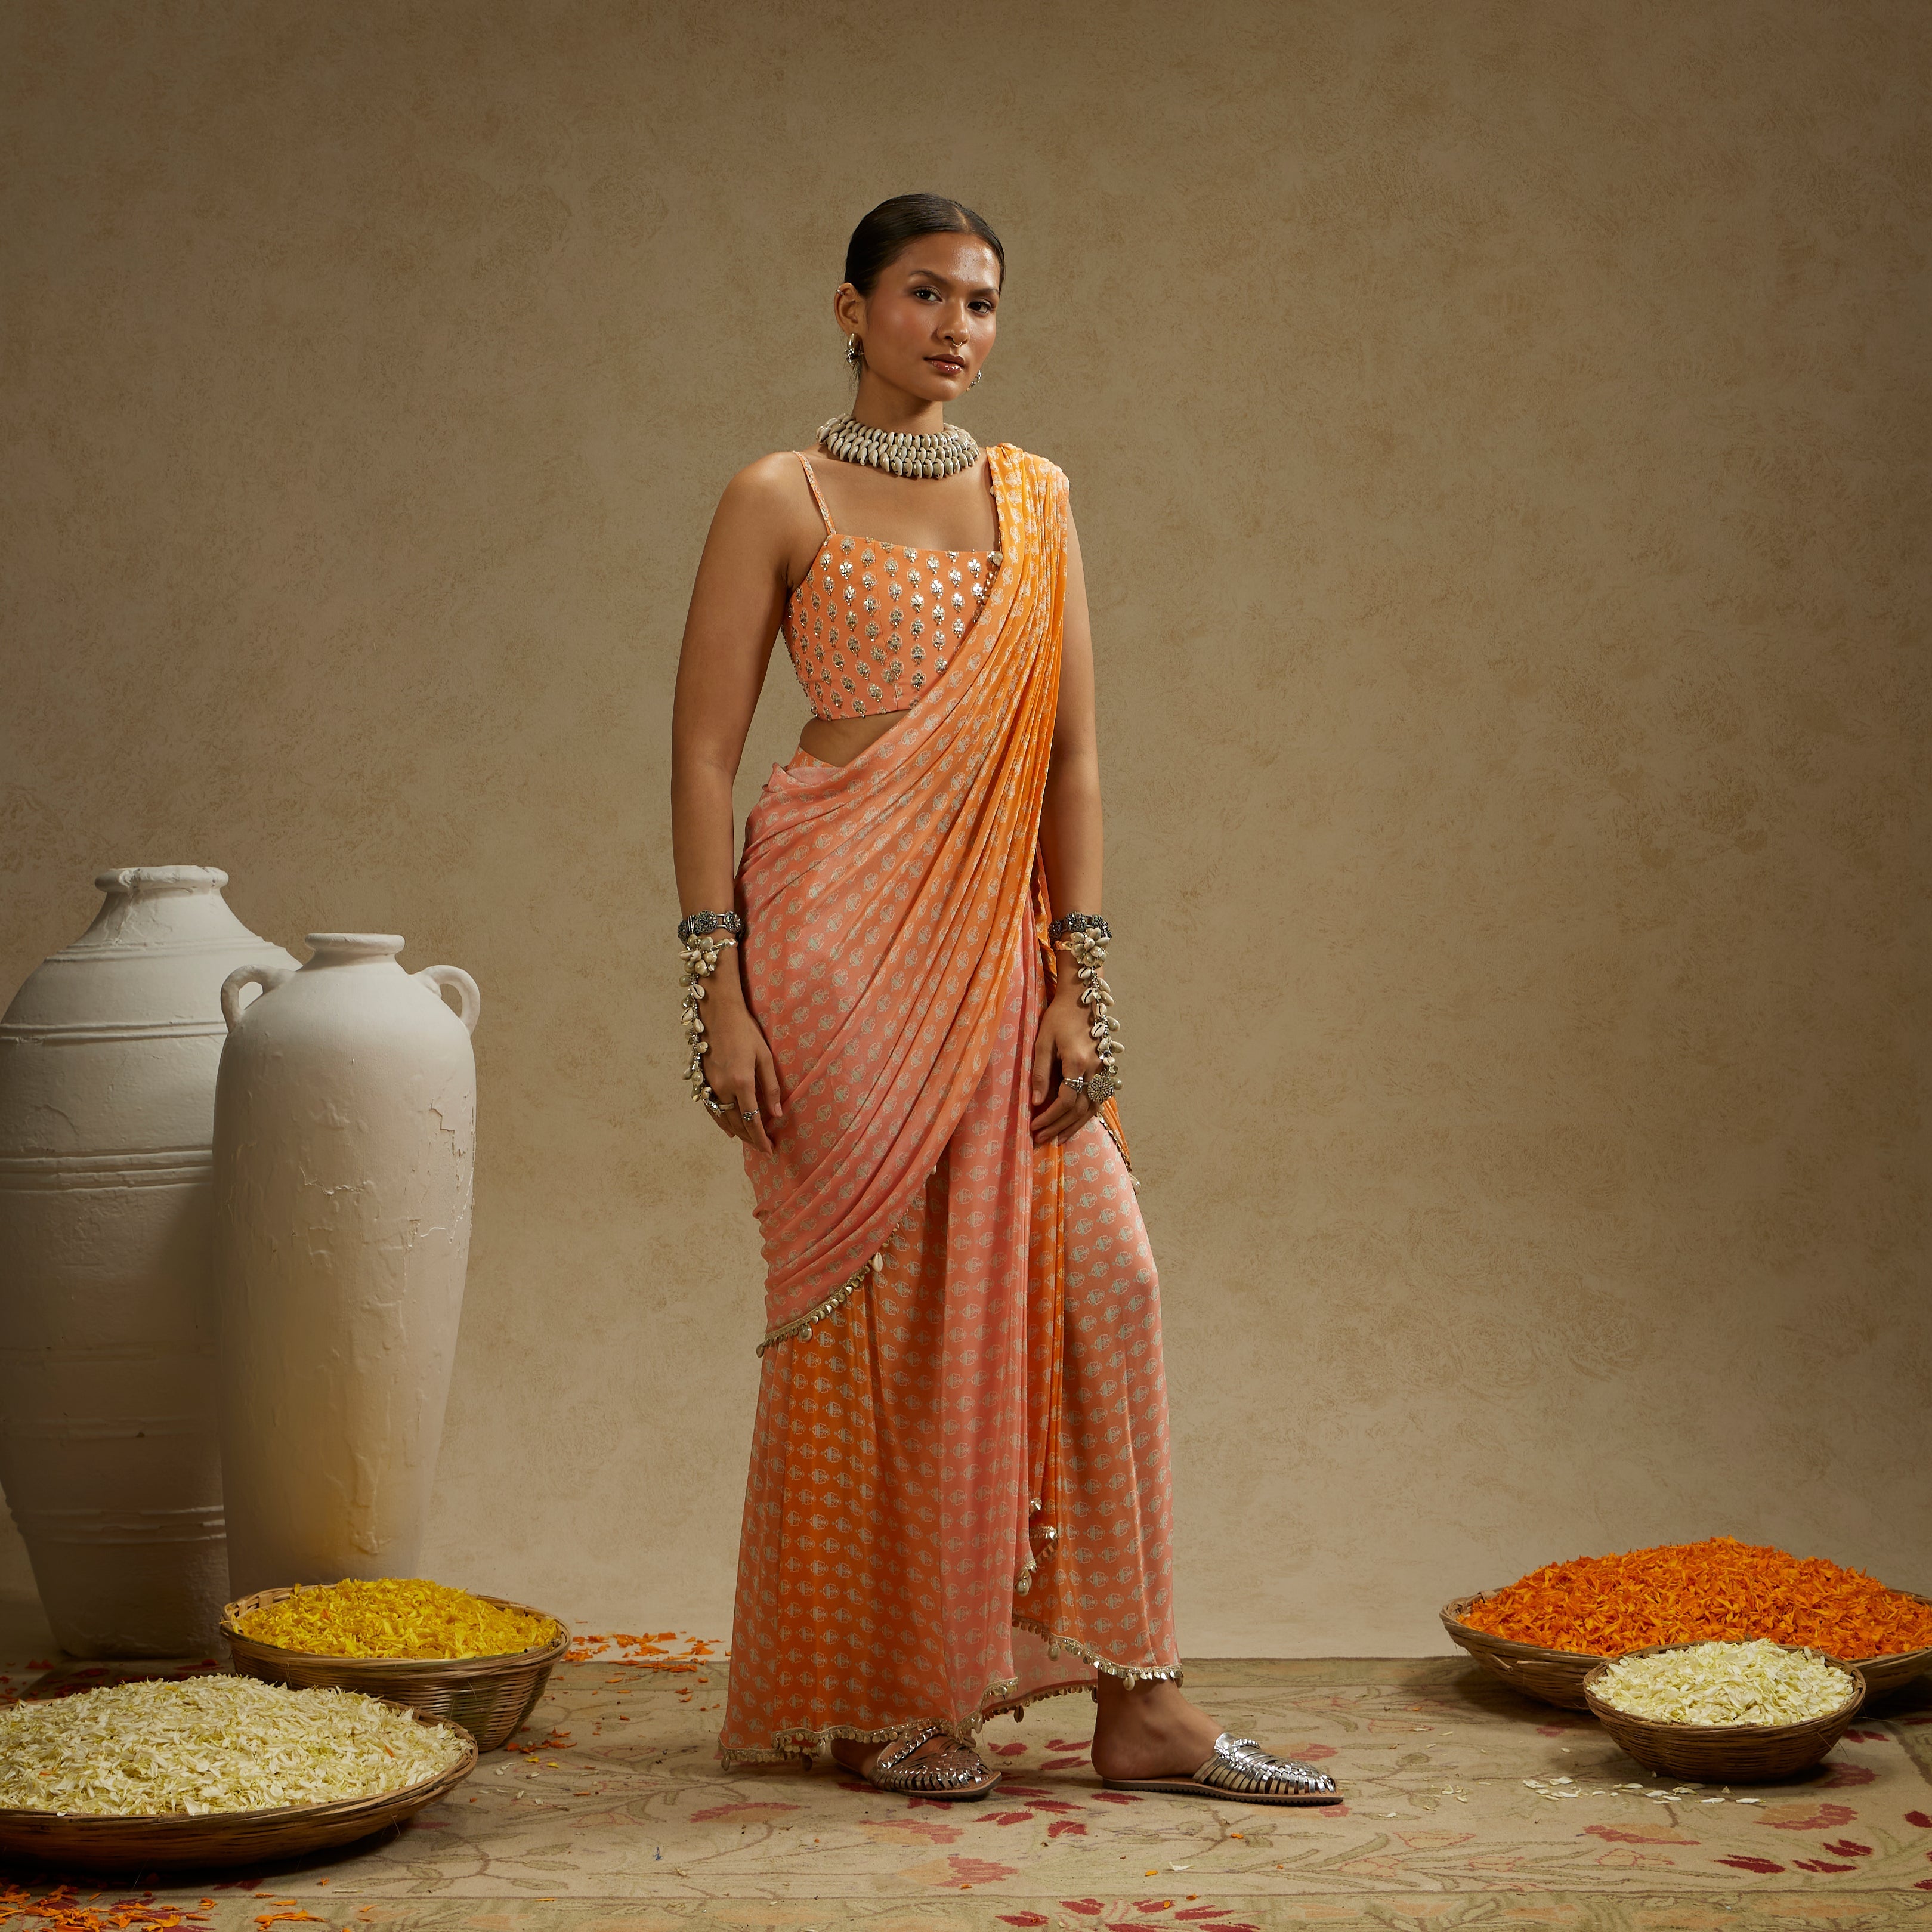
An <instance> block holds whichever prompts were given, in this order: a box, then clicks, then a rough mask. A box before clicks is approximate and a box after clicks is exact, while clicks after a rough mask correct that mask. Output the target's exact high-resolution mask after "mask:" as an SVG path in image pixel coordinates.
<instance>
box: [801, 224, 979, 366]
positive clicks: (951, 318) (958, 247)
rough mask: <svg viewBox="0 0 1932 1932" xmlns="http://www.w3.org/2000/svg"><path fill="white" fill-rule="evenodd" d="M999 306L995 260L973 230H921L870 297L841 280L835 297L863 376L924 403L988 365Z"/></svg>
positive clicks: (886, 270)
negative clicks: (861, 358)
mask: <svg viewBox="0 0 1932 1932" xmlns="http://www.w3.org/2000/svg"><path fill="white" fill-rule="evenodd" d="M999 305H1000V262H999V257H998V256H996V255H995V254H994V253H993V251H992V249H990V248H988V247H987V245H986V243H985V242H982V241H981V240H980V238H979V236H977V235H922V236H919V239H917V240H916V241H915V242H909V243H908V244H907V245H906V247H905V248H904V249H903V250H902V251H901V252H900V253H899V254H898V255H897V256H896V257H895V258H894V259H893V260H892V261H891V262H889V263H888V264H887V265H886V268H885V269H884V272H883V273H882V274H881V275H880V277H879V279H878V283H877V286H876V287H874V289H873V290H872V293H871V294H870V295H869V296H862V295H860V294H859V292H858V290H856V289H855V288H853V286H852V284H850V282H841V283H840V284H839V285H838V295H837V296H836V297H835V302H834V307H835V311H836V313H837V315H838V326H839V327H840V328H841V329H843V330H844V332H845V333H846V334H847V335H856V337H857V338H859V343H860V344H861V345H862V347H863V348H864V350H865V373H866V374H868V375H869V376H871V377H875V378H877V380H880V381H882V382H884V383H889V385H890V386H892V387H893V388H894V389H901V390H903V391H904V392H906V393H907V395H911V396H916V397H917V398H919V400H920V401H922V402H928V403H950V402H951V401H953V398H955V397H956V396H958V395H960V394H961V392H962V391H964V390H965V388H966V387H967V386H968V384H969V383H971V381H972V380H973V378H974V376H975V375H976V374H977V373H978V371H980V369H981V368H983V367H984V366H985V365H986V358H987V357H988V356H989V355H990V354H991V353H992V348H993V331H994V326H995V325H994V317H995V311H997V310H998V308H999Z"/></svg>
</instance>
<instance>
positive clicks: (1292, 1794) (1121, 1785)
mask: <svg viewBox="0 0 1932 1932" xmlns="http://www.w3.org/2000/svg"><path fill="white" fill-rule="evenodd" d="M1101 1782H1102V1784H1105V1785H1106V1787H1108V1789H1109V1790H1112V1791H1169V1792H1174V1793H1178V1795H1180V1796H1183V1797H1187V1798H1233V1799H1238V1800H1239V1801H1240V1802H1241V1803H1243V1804H1244V1805H1339V1804H1340V1803H1341V1802H1342V1794H1341V1793H1340V1791H1339V1790H1337V1788H1336V1784H1335V1781H1334V1779H1333V1778H1331V1777H1330V1776H1329V1775H1328V1773H1327V1772H1325V1771H1317V1770H1316V1769H1315V1767H1314V1766H1313V1765H1310V1764H1304V1763H1301V1760H1299V1759H1298V1758H1292V1757H1271V1755H1270V1754H1268V1752H1266V1751H1263V1750H1262V1748H1261V1746H1260V1745H1258V1744H1256V1742H1255V1741H1254V1739H1253V1738H1231V1737H1229V1735H1228V1734H1227V1733H1226V1731H1223V1733H1221V1735H1220V1736H1219V1737H1218V1738H1217V1739H1215V1740H1214V1756H1213V1757H1211V1758H1210V1759H1209V1760H1208V1762H1207V1763H1205V1764H1204V1765H1203V1766H1202V1767H1201V1769H1199V1771H1197V1772H1195V1774H1194V1775H1193V1777H1191V1778H1103V1779H1102V1780H1101Z"/></svg>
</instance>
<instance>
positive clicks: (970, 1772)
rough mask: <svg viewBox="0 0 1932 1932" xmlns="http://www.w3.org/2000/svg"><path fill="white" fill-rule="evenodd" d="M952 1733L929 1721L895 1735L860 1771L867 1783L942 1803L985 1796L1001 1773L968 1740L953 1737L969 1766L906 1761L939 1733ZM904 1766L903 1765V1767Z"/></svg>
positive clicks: (910, 1796) (970, 1800) (886, 1789)
mask: <svg viewBox="0 0 1932 1932" xmlns="http://www.w3.org/2000/svg"><path fill="white" fill-rule="evenodd" d="M950 1735H951V1733H949V1732H948V1731H947V1728H946V1727H945V1726H944V1724H929V1725H927V1726H926V1729H925V1730H922V1731H914V1732H913V1733H911V1734H910V1736H907V1737H903V1738H897V1739H894V1740H893V1742H892V1743H890V1744H889V1745H886V1748H885V1749H884V1750H883V1751H881V1752H880V1754H879V1755H878V1757H877V1758H876V1759H875V1760H874V1761H873V1764H872V1768H871V1770H870V1771H868V1772H864V1773H862V1776H863V1777H864V1778H865V1781H866V1782H867V1783H868V1784H872V1785H876V1786H877V1787H878V1789H879V1790H881V1791H891V1792H895V1793H898V1794H899V1795H900V1796H904V1797H907V1798H925V1799H931V1800H932V1801H933V1802H935V1803H938V1804H941V1805H971V1804H972V1803H974V1802H976V1801H977V1800H978V1799H982V1798H984V1797H986V1796H987V1795H988V1794H989V1793H990V1792H991V1791H992V1789H993V1787H994V1786H995V1785H996V1784H998V1783H999V1781H1000V1774H999V1772H997V1771H993V1770H991V1769H989V1768H988V1767H987V1766H986V1764H985V1763H983V1761H982V1760H981V1758H980V1754H979V1753H978V1752H977V1751H974V1749H973V1748H972V1747H971V1745H962V1744H959V1742H958V1740H957V1739H955V1740H954V1743H955V1746H956V1749H958V1750H959V1751H964V1752H965V1753H966V1754H968V1756H969V1757H971V1759H972V1760H973V1762H972V1763H971V1766H965V1765H951V1766H949V1765H947V1764H946V1763H943V1762H935V1761H934V1760H928V1761H927V1762H926V1763H924V1764H907V1763H906V1760H907V1758H909V1757H911V1755H912V1754H913V1752H914V1751H917V1750H918V1749H919V1746H920V1745H922V1744H925V1743H926V1742H929V1740H931V1739H934V1738H938V1737H947V1736H950ZM901 1767H903V1769H901Z"/></svg>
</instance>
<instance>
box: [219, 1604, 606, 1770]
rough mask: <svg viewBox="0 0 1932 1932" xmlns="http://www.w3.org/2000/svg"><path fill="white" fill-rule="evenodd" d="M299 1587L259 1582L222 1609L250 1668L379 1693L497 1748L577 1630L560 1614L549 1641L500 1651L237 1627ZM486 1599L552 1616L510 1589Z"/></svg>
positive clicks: (241, 1659)
mask: <svg viewBox="0 0 1932 1932" xmlns="http://www.w3.org/2000/svg"><path fill="white" fill-rule="evenodd" d="M294 1594H295V1589H294V1586H293V1585H290V1586H284V1587H283V1588H281V1589H274V1590H257V1592H255V1594H254V1595H253V1596H252V1597H244V1598H241V1599H240V1600H239V1601H238V1602H236V1603H233V1604H229V1605H228V1607H226V1609H225V1610H223V1612H222V1613H221V1634H222V1635H223V1637H225V1638H226V1640H227V1642H228V1648H229V1652H230V1653H231V1654H232V1655H233V1658H234V1659H235V1668H236V1670H237V1671H239V1673H241V1674H242V1676H245V1677H259V1678H260V1679H262V1681H263V1682H264V1683H268V1684H288V1685H293V1686H294V1687H295V1688H296V1689H297V1690H308V1689H311V1688H314V1687H315V1686H317V1685H326V1686H328V1687H329V1688H331V1689H332V1690H337V1691H367V1692H368V1694H369V1695H370V1696H371V1697H383V1698H387V1699H389V1700H391V1701H392V1702H393V1703H398V1704H407V1705H408V1706H409V1707H410V1709H412V1710H414V1711H419V1712H422V1714H423V1715H425V1717H431V1718H447V1719H448V1720H449V1721H451V1722H452V1723H453V1724H460V1725H461V1726H462V1727H463V1730H466V1731H467V1732H468V1733H469V1735H470V1736H472V1738H474V1739H475V1740H476V1748H477V1749H478V1751H494V1750H496V1748H497V1747H498V1746H499V1745H501V1744H502V1743H503V1742H504V1741H505V1739H508V1737H509V1736H511V1734H512V1733H514V1731H515V1730H516V1728H517V1726H518V1725H519V1724H521V1723H522V1722H523V1720H524V1719H525V1718H527V1717H528V1716H529V1714H530V1712H531V1711H532V1709H534V1708H535V1704H536V1701H537V1700H538V1698H539V1697H541V1696H542V1695H543V1689H544V1685H546V1684H547V1683H548V1682H550V1668H551V1667H552V1666H553V1664H555V1663H556V1661H557V1659H558V1658H560V1657H561V1656H562V1655H563V1653H564V1652H565V1651H566V1650H568V1649H569V1648H570V1636H569V1633H568V1631H566V1630H565V1628H564V1627H563V1625H562V1623H560V1622H558V1620H557V1619H556V1618H554V1617H550V1622H552V1623H553V1624H556V1636H555V1637H553V1638H552V1639H551V1640H550V1642H549V1643H541V1644H538V1645H537V1646H535V1647H534V1648H533V1649H529V1650H517V1651H508V1652H505V1653H504V1654H503V1655H502V1656H500V1657H426V1658H416V1657H320V1656H317V1655H315V1654H314V1652H310V1651H305V1650H284V1649H283V1648H282V1647H281V1645H279V1644H273V1643H262V1642H260V1640H258V1639H257V1638H254V1637H245V1636H243V1635H242V1632H241V1631H240V1630H239V1628H237V1625H239V1622H240V1620H241V1619H242V1618H243V1617H245V1616H247V1615H248V1613H249V1612H250V1611H251V1610H260V1609H261V1608H262V1607H263V1606H264V1605H265V1604H277V1603H280V1602H281V1600H282V1599H283V1598H284V1597H289V1596H293V1595H294ZM482 1601H484V1603H486V1604H500V1605H501V1606H502V1607H503V1608H505V1610H523V1611H525V1612H526V1613H528V1614H529V1615H530V1616H536V1617H549V1616H550V1613H549V1612H548V1611H547V1610H532V1609H531V1607H530V1606H529V1604H516V1603H512V1602H511V1601H510V1600H509V1598H507V1597H484V1598H483V1599H482Z"/></svg>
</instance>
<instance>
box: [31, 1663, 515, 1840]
mask: <svg viewBox="0 0 1932 1932" xmlns="http://www.w3.org/2000/svg"><path fill="white" fill-rule="evenodd" d="M383 1702H384V1703H387V1704H389V1705H391V1706H392V1707H393V1708H394V1709H397V1710H399V1711H404V1712H407V1714H408V1715H410V1717H412V1718H415V1719H416V1721H417V1722H418V1723H419V1724H433V1725H434V1726H435V1727H437V1729H438V1730H446V1731H454V1732H455V1733H456V1736H457V1737H458V1739H459V1740H460V1742H461V1743H462V1745H463V1755H462V1757H460V1758H458V1760H457V1761H456V1763H454V1764H453V1765H452V1766H450V1768H449V1769H448V1770H447V1771H443V1772H438V1773H437V1775H436V1776H435V1777H434V1778H426V1779H425V1781H423V1782H422V1784H412V1785H408V1786H406V1787H404V1789H403V1790H401V1791H386V1792H384V1793H383V1794H382V1795H381V1796H380V1797H376V1798H344V1799H338V1800H337V1801H336V1802H334V1803H333V1804H329V1805H284V1806H281V1807H278V1808H277V1809H275V1810H274V1811H217V1812H211V1813H209V1814H208V1815H207V1816H206V1817H200V1818H183V1817H166V1818H117V1817H100V1816H98V1815H97V1814H94V1813H92V1812H83V1811H4V1810H0V1858H37V1859H39V1860H40V1861H42V1862H43V1863H44V1864H55V1865H65V1866H70V1867H75V1868H77V1869H79V1870H86V1871H158V1870H163V1869H167V1870H179V1869H180V1868H181V1867H184V1866H199V1867H209V1868H212V1867H216V1866H219V1865H251V1864H263V1863H266V1861H269V1860H271V1859H276V1858H296V1857H299V1856H300V1855H302V1854H303V1853H305V1852H319V1851H323V1850H326V1849H327V1848H328V1847H329V1846H332V1845H347V1844H350V1843H353V1842H354V1841H355V1840H356V1839H358V1838H368V1837H369V1836H370V1835H371V1833H373V1832H381V1831H386V1830H387V1829H389V1827H390V1826H393V1825H400V1824H401V1823H402V1822H403V1821H404V1819H406V1818H410V1817H414V1816H415V1814H416V1813H417V1812H419V1811H421V1810H422V1808H423V1807H424V1806H425V1805H434V1803H435V1802H436V1801H437V1799H439V1798H441V1797H443V1796H446V1794H447V1793H449V1792H452V1791H453V1790H455V1788H456V1787H457V1786H458V1785H459V1784H461V1783H462V1782H463V1780H464V1779H465V1778H467V1777H468V1776H469V1774H470V1773H471V1772H472V1771H474V1770H475V1769H476V1740H475V1739H474V1738H472V1736H470V1735H469V1733H468V1732H467V1731H466V1730H464V1729H463V1727H462V1726H461V1725H460V1724H451V1723H449V1721H447V1720H446V1719H444V1718H432V1717H428V1716H425V1715H424V1714H423V1712H420V1711H418V1710H414V1709H410V1706H407V1705H406V1704H399V1703H396V1702H395V1700H394V1699H393V1698H385V1699H384V1700H383Z"/></svg>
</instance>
